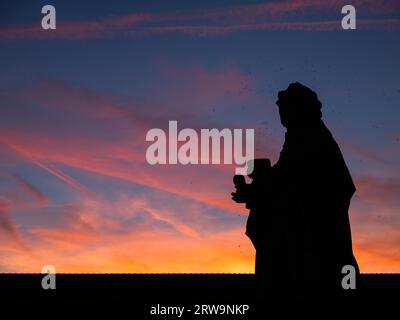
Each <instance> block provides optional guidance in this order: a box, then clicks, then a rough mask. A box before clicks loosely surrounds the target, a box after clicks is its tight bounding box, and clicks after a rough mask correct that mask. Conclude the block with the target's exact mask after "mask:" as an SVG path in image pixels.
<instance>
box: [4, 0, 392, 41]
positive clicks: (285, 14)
mask: <svg viewBox="0 0 400 320" xmlns="http://www.w3.org/2000/svg"><path fill="white" fill-rule="evenodd" d="M345 4H346V3H345V2H343V1H337V0H334V1H324V2H322V1H318V0H297V1H281V2H270V3H264V4H248V5H236V6H224V7H219V8H212V9H202V10H200V9H197V10H190V11H172V12H163V13H132V14H127V15H123V16H114V17H107V18H102V19H99V20H92V21H59V22H58V25H57V29H56V30H54V31H51V32H47V31H46V32H43V30H42V29H41V28H40V25H39V24H35V25H24V26H8V27H3V28H2V29H1V30H0V39H3V40H13V39H57V38H58V39H88V38H104V37H112V36H115V35H117V34H120V35H122V36H126V35H151V34H158V33H165V32H178V33H184V34H190V35H194V36H209V35H222V34H227V33H231V32H236V31H240V30H302V31H312V30H337V29H339V27H340V25H339V21H340V9H341V7H342V6H343V5H345ZM352 5H354V6H355V7H356V8H359V9H360V11H361V12H362V13H363V15H367V17H368V18H364V19H359V20H358V22H359V25H360V26H361V27H363V28H364V27H367V28H384V29H388V30H391V29H398V27H399V24H400V23H399V19H387V18H380V17H379V16H380V15H388V14H392V13H393V12H396V11H397V10H399V7H400V6H399V4H398V2H397V1H394V0H389V1H372V0H355V1H353V2H352ZM321 15H323V16H327V17H328V19H324V20H321V21H315V20H314V17H315V16H321ZM337 16H338V17H337ZM376 16H378V17H376ZM293 17H296V19H301V20H300V21H298V20H296V21H293V20H292V19H293ZM310 17H311V19H310ZM333 17H334V19H335V20H333ZM204 21H207V22H206V23H204ZM160 24H162V25H160Z"/></svg>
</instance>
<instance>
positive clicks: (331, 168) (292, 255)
mask: <svg viewBox="0 0 400 320" xmlns="http://www.w3.org/2000/svg"><path fill="white" fill-rule="evenodd" d="M272 173H273V174H272V178H271V182H270V184H268V185H270V186H272V187H271V188H266V189H265V190H264V196H263V197H262V198H263V199H264V200H263V202H262V201H261V200H259V201H258V202H257V203H258V208H257V214H258V221H257V229H256V230H253V231H252V232H253V233H256V234H257V238H258V239H262V240H259V242H261V244H260V245H259V248H257V253H256V275H257V276H258V278H259V279H262V281H266V282H267V283H266V285H267V287H268V286H271V287H273V288H275V289H278V290H281V291H282V292H284V291H286V290H289V291H290V290H291V289H295V290H298V291H300V292H301V291H303V290H311V291H313V290H314V291H315V292H317V291H318V292H320V291H321V290H327V291H333V290H339V289H340V288H339V287H340V284H341V278H342V277H343V276H344V275H343V274H341V270H342V267H343V266H344V265H353V266H354V267H355V269H356V270H357V273H358V265H357V262H356V260H355V258H354V255H353V251H352V240H351V230H350V223H349V216H348V209H349V205H350V200H351V197H352V196H353V194H354V192H355V186H354V183H353V181H352V178H351V175H350V173H349V170H348V168H347V166H346V164H345V161H344V159H343V156H342V153H341V151H340V149H339V147H338V145H337V143H336V142H335V140H334V139H333V137H332V135H331V133H330V132H329V130H328V129H327V128H326V126H325V125H324V123H323V122H322V120H320V121H318V122H315V123H312V124H311V123H309V124H306V125H304V127H302V128H296V129H290V130H288V131H287V132H286V135H285V143H284V146H283V149H282V151H281V154H280V158H279V160H278V162H277V163H276V164H275V165H274V166H273V168H272ZM267 189H268V190H267ZM265 192H267V193H268V195H267V194H265ZM261 203H262V204H261ZM261 214H262V216H261ZM252 232H249V233H252Z"/></svg>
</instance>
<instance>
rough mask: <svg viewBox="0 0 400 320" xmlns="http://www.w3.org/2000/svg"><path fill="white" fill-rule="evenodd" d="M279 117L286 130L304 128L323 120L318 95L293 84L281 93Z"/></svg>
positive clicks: (295, 83) (296, 83) (279, 95)
mask: <svg viewBox="0 0 400 320" xmlns="http://www.w3.org/2000/svg"><path fill="white" fill-rule="evenodd" d="M276 104H277V105H278V107H279V115H280V118H281V122H282V125H283V126H284V127H286V128H291V127H299V128H300V127H302V126H307V125H310V124H312V123H313V122H317V121H318V120H320V119H321V117H322V113H321V106H322V104H321V102H320V101H319V100H318V96H317V94H316V93H315V92H314V91H312V90H311V89H310V88H308V87H306V86H303V85H302V84H301V83H299V82H294V83H291V84H290V85H289V86H288V88H287V89H286V90H283V91H279V94H278V101H276Z"/></svg>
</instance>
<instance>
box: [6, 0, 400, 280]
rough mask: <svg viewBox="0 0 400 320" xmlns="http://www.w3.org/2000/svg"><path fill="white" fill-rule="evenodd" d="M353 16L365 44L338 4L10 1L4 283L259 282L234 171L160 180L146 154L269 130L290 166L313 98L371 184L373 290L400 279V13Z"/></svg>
mask: <svg viewBox="0 0 400 320" xmlns="http://www.w3.org/2000/svg"><path fill="white" fill-rule="evenodd" d="M350 3H351V4H352V5H353V6H355V8H356V10H357V29H356V30H342V29H341V18H342V16H343V15H342V14H341V8H342V6H343V5H345V4H348V1H336V0H333V1H317V0H309V1H305V0H304V1H303V0H295V1H253V0H250V1H235V0H234V1H227V0H219V1H218V0H213V1H181V2H177V1H21V0H18V1H11V0H6V1H2V2H1V4H0V272H40V271H41V269H42V266H43V265H49V264H50V265H53V266H54V267H55V268H56V271H57V272H96V273H97V272H99V273H100V272H129V273H135V272H136V273H142V272H145V273H153V272H155V273H164V272H179V273H181V272H221V273H225V272H232V273H243V272H245V273H247V272H253V265H254V249H253V248H252V245H251V243H250V240H248V239H247V237H246V236H245V235H244V228H245V223H246V218H247V216H246V213H247V212H246V210H245V209H244V207H243V205H239V204H236V203H234V202H232V201H231V199H230V193H231V192H232V191H233V183H232V176H233V174H234V166H232V165H188V166H183V165H165V166H162V165H158V166H157V165H156V166H151V165H149V164H148V163H147V162H146V158H145V154H146V148H147V147H148V146H149V143H148V142H146V141H145V136H146V132H147V131H148V130H150V129H152V128H163V129H167V128H168V121H169V120H177V121H178V128H179V129H183V128H194V129H196V130H200V128H218V129H222V128H231V129H233V128H254V129H255V146H256V156H257V157H268V158H271V160H272V162H273V163H274V162H275V161H276V160H277V158H278V156H279V151H280V149H281V147H282V143H283V138H284V130H283V129H284V128H283V127H282V126H281V124H280V122H279V116H278V112H277V107H276V106H275V101H276V98H277V92H278V91H279V90H282V89H285V88H286V87H287V86H288V84H289V83H290V82H295V81H299V82H301V83H303V84H305V85H307V86H309V87H311V88H312V89H313V90H315V91H316V92H317V93H318V96H319V99H320V100H321V102H322V104H323V106H322V111H323V119H324V121H325V123H326V124H327V126H328V127H329V128H330V130H331V131H332V133H333V135H334V137H335V139H336V140H337V141H338V143H339V145H340V147H341V149H342V152H343V154H344V157H345V160H346V162H347V164H348V166H349V169H350V171H351V174H352V176H353V179H354V181H355V184H356V187H357V192H356V195H355V196H354V198H353V201H352V204H351V209H350V220H351V227H352V236H353V246H354V252H355V256H356V258H357V260H358V262H359V265H360V269H361V272H400V170H399V168H400V127H399V124H400V104H399V101H400V59H399V57H400V41H399V39H400V2H399V1H397V0H389V1H380V0H354V1H350ZM46 4H52V5H54V6H55V8H56V10H57V29H56V30H42V29H41V19H42V16H43V15H42V14H41V8H42V6H43V5H46ZM321 214H323V212H321Z"/></svg>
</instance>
